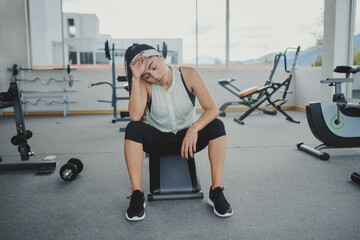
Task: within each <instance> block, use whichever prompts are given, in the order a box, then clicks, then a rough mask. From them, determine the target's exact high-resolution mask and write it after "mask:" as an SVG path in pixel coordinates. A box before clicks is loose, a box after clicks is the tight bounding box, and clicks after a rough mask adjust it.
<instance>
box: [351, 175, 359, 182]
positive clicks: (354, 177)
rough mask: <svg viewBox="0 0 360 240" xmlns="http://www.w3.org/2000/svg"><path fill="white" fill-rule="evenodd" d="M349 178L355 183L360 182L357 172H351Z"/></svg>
mask: <svg viewBox="0 0 360 240" xmlns="http://www.w3.org/2000/svg"><path fill="white" fill-rule="evenodd" d="M351 180H353V181H354V182H356V183H357V184H360V174H359V173H357V172H353V173H352V174H351Z"/></svg>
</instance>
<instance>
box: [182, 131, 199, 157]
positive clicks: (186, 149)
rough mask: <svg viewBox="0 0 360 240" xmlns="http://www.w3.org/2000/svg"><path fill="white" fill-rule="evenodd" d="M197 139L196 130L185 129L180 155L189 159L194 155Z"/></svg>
mask: <svg viewBox="0 0 360 240" xmlns="http://www.w3.org/2000/svg"><path fill="white" fill-rule="evenodd" d="M197 139H198V132H197V131H194V130H190V129H189V130H187V132H186V135H185V137H184V140H183V142H182V146H181V157H183V158H186V159H189V156H190V157H191V158H193V157H194V153H195V152H196V143H197Z"/></svg>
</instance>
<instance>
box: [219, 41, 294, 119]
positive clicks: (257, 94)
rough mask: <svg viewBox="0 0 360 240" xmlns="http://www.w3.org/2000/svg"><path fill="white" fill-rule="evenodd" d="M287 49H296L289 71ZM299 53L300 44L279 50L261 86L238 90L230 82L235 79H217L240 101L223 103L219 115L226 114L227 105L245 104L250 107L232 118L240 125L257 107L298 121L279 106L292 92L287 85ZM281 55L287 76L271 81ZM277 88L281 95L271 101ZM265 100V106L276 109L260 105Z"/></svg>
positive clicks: (223, 115)
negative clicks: (271, 108) (269, 108)
mask: <svg viewBox="0 0 360 240" xmlns="http://www.w3.org/2000/svg"><path fill="white" fill-rule="evenodd" d="M289 49H296V52H295V57H294V61H293V64H292V67H291V70H290V71H289V70H288V69H287V60H286V59H287V51H288V50H289ZM299 53H300V46H299V47H297V48H287V49H286V50H285V51H284V53H281V52H280V53H279V54H277V55H276V56H275V59H274V67H273V69H272V70H271V73H270V77H269V79H268V80H267V81H266V82H265V85H264V86H263V87H261V88H258V87H255V86H254V87H250V88H247V89H245V90H240V89H239V88H237V87H236V86H235V85H233V84H232V82H233V81H235V79H225V80H219V81H218V83H219V85H220V86H222V87H223V88H225V89H226V90H228V91H229V92H231V93H232V94H234V95H235V96H237V97H238V98H240V101H233V102H226V103H224V104H223V105H222V106H221V107H220V109H219V111H220V116H222V117H225V116H226V112H225V109H226V108H227V107H228V106H233V105H245V106H247V107H250V109H249V110H247V111H246V112H245V113H244V114H242V115H241V116H240V117H238V118H234V121H235V122H237V123H240V124H241V125H244V119H245V118H246V117H247V116H249V115H250V114H251V113H252V112H253V111H254V110H256V109H259V110H261V111H263V112H264V113H266V114H270V115H276V114H277V111H279V112H280V113H282V114H283V115H284V116H285V117H286V120H288V121H290V122H293V123H300V122H299V121H296V120H294V119H293V118H292V117H291V116H290V115H288V114H287V113H285V112H284V110H282V109H281V106H282V105H284V104H285V103H286V102H287V99H286V97H287V94H288V93H292V92H291V91H289V87H290V83H291V79H292V77H293V75H294V71H295V66H296V62H297V60H298V57H299ZM281 57H284V68H285V72H287V73H289V76H288V78H287V79H286V80H284V81H283V82H281V83H275V82H273V80H272V78H273V76H274V74H275V71H276V68H277V66H278V64H279V62H280V59H281ZM283 87H284V90H280V89H281V88H283ZM278 90H280V91H283V95H282V97H281V98H279V99H276V100H275V101H272V100H271V96H272V95H273V94H275V93H276V92H277V91H278ZM265 101H267V102H268V104H267V105H266V107H267V106H273V107H274V108H275V109H276V110H273V111H271V110H268V109H266V107H265V108H262V107H260V106H261V104H263V103H264V102H265Z"/></svg>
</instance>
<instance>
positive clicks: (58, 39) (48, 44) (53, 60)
mask: <svg viewBox="0 0 360 240" xmlns="http://www.w3.org/2000/svg"><path fill="white" fill-rule="evenodd" d="M29 3H30V4H29V15H30V29H31V39H32V41H31V47H32V48H31V49H32V51H33V52H34V53H41V54H32V64H33V65H62V64H63V63H62V34H61V29H62V28H61V1H58V0H30V1H29ZM49 63H50V64H49Z"/></svg>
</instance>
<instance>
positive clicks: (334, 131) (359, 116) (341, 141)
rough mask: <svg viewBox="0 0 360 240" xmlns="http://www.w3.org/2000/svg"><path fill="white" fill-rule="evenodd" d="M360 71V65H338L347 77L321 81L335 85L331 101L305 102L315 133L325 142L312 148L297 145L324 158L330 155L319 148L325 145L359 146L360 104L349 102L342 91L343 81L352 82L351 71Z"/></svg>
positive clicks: (337, 68) (330, 146) (339, 69)
mask: <svg viewBox="0 0 360 240" xmlns="http://www.w3.org/2000/svg"><path fill="white" fill-rule="evenodd" d="M359 71H360V66H359V67H350V66H337V67H336V68H335V69H334V72H337V73H345V75H346V77H345V78H328V79H326V80H322V81H320V82H321V83H327V84H329V86H335V94H334V95H333V101H332V102H311V103H309V104H308V105H307V106H306V117H307V121H308V124H309V127H310V129H311V132H312V133H313V134H314V136H315V137H316V138H317V139H318V140H320V141H321V142H323V143H322V144H320V145H318V146H316V147H314V148H311V147H309V146H306V145H305V144H304V143H302V142H300V143H298V144H297V148H298V149H300V150H302V151H304V152H307V153H309V154H311V155H313V156H315V157H318V158H320V159H321V160H325V161H326V160H329V158H330V155H329V154H328V153H326V152H322V151H320V150H322V149H325V148H351V147H360V104H351V103H348V102H347V101H346V99H345V96H344V94H343V93H342V91H341V84H342V83H346V82H353V78H350V74H351V73H352V74H355V73H357V72H359Z"/></svg>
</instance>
